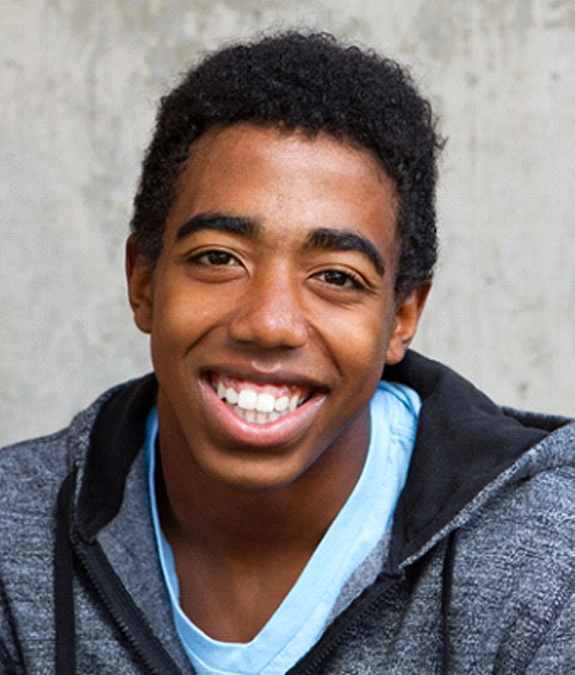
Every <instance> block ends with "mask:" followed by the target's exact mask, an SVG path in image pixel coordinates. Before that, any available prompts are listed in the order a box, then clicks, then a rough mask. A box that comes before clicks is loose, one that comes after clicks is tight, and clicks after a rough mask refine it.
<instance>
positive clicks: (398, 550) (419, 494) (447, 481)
mask: <svg viewBox="0 0 575 675" xmlns="http://www.w3.org/2000/svg"><path fill="white" fill-rule="evenodd" d="M384 378H385V379H386V380H390V381H393V382H398V383H401V384H406V385H408V386H410V387H412V388H413V389H415V390H416V391H417V392H418V394H419V396H420V397H421V399H422V408H421V412H420V416H419V425H418V432H417V437H416V442H415V447H414V450H413V455H412V460H411V464H410V467H409V471H408V476H407V481H406V486H405V488H404V490H403V492H402V494H401V496H400V499H399V502H398V505H397V509H396V517H395V521H394V532H393V535H394V536H393V537H392V542H393V549H392V559H393V563H394V564H399V562H401V560H405V559H406V558H408V557H409V556H411V555H413V554H414V553H415V552H417V551H418V550H419V549H420V548H421V546H423V544H424V543H425V542H427V541H428V540H429V539H430V538H431V537H432V536H433V534H435V533H436V532H438V531H439V530H440V529H441V528H442V527H444V526H445V525H447V523H449V522H450V521H451V519H452V518H453V517H454V516H455V515H456V514H457V513H458V512H459V511H460V510H461V509H462V508H463V507H464V506H465V505H466V504H468V503H469V502H470V501H471V500H472V499H473V498H474V497H475V496H476V495H477V494H478V493H479V492H480V491H481V490H482V488H484V487H485V486H486V485H487V484H488V483H490V482H491V481H492V480H493V479H495V478H496V477H497V476H498V475H500V474H501V473H502V472H503V471H504V470H505V469H507V468H509V467H510V466H511V465H512V464H513V463H514V462H515V461H516V460H517V459H518V458H519V457H520V456H521V455H522V454H523V453H524V452H525V451H527V450H528V449H529V448H531V447H533V446H534V445H536V444H537V443H538V442H539V441H541V440H542V439H543V438H545V436H546V435H547V431H546V430H542V429H539V428H535V427H529V426H524V425H523V424H522V423H521V422H519V421H518V420H517V419H515V418H513V417H511V416H509V415H508V414H506V413H505V412H504V411H503V410H502V409H501V408H500V407H499V406H497V405H496V404H495V403H493V402H492V401H491V400H490V399H489V398H488V397H487V396H485V395H484V394H482V393H481V392H480V391H479V390H478V389H476V388H475V387H474V386H473V385H472V384H471V383H470V382H468V381H467V380H465V379H464V378H462V377H461V376H459V375H458V374H457V373H455V372H454V371H452V370H451V369H450V368H447V367H446V366H444V365H442V364H440V363H438V362H436V361H432V360H430V359H426V358H425V357H423V356H421V355H420V354H417V353H416V352H413V351H408V353H407V354H406V356H405V358H404V359H403V361H401V362H400V363H399V364H397V365H394V366H388V367H387V368H386V369H385V373H384Z"/></svg>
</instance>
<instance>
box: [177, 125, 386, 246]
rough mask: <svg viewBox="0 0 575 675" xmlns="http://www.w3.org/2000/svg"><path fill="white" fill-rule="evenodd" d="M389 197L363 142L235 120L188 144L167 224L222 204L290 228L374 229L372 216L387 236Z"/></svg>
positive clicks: (227, 209)
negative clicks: (186, 155)
mask: <svg viewBox="0 0 575 675" xmlns="http://www.w3.org/2000/svg"><path fill="white" fill-rule="evenodd" d="M396 201H397V200H396V192H395V186H394V184H393V181H392V180H391V179H390V178H389V176H388V175H387V174H386V173H385V171H384V169H383V168H382V166H381V164H380V163H379V161H378V160H377V159H376V158H375V157H374V155H373V154H372V153H371V152H370V151H368V150H367V149H364V148H359V147H357V146H355V145H353V144H352V143H351V142H348V141H345V140H341V139H337V138H335V137H333V136H332V135H328V134H318V135H316V136H313V137H309V136H307V135H305V134H304V132H301V131H297V130H296V131H293V130H284V129H280V128H278V127H277V126H275V125H269V126H263V125H255V124H251V123H238V124H234V125H230V126H224V127H214V128H212V129H210V130H209V131H208V132H206V133H205V134H204V135H203V136H201V137H200V138H199V139H198V140H197V141H196V142H195V143H194V144H193V146H192V148H191V150H190V155H189V158H188V161H187V163H186V165H185V167H184V169H183V171H182V175H181V177H180V181H179V188H178V194H177V197H176V200H175V202H174V204H173V206H172V209H171V211H170V214H169V217H168V223H167V225H168V227H169V226H170V225H171V226H172V228H173V227H177V226H178V225H181V224H182V223H183V222H185V221H186V220H188V219H189V218H190V217H192V216H194V215H196V214H197V213H202V212H210V211H219V212H221V211H222V210H223V211H225V212H226V213H230V214H231V215H237V216H242V217H250V218H255V219H257V220H258V221H260V222H261V223H262V224H263V225H264V226H265V225H266V221H270V220H272V219H273V221H274V224H275V225H280V226H281V224H282V222H283V224H285V225H289V226H290V227H291V228H293V227H294V223H296V222H298V223H302V224H305V223H309V225H310V226H312V225H313V226H316V227H317V226H319V225H320V224H321V222H322V221H325V222H324V223H323V224H324V225H329V226H335V227H337V226H338V225H340V226H341V227H346V228H350V227H351V228H354V227H358V226H359V227H361V226H362V225H363V224H365V223H368V222H369V223H370V224H371V226H372V230H373V229H375V230H377V223H378V222H380V223H381V224H382V233H381V234H385V240H386V242H387V243H389V241H390V239H391V240H394V239H395V234H396V233H395V221H396V210H397V205H396ZM390 222H391V223H392V227H391V231H390V227H389V224H390ZM372 234H375V232H372ZM378 238H379V237H378Z"/></svg>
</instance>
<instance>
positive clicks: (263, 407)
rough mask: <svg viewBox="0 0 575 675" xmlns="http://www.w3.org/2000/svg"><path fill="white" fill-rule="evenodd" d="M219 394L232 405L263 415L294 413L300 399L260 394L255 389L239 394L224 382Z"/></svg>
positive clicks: (295, 396) (218, 388)
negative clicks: (273, 412)
mask: <svg viewBox="0 0 575 675" xmlns="http://www.w3.org/2000/svg"><path fill="white" fill-rule="evenodd" d="M217 393H218V396H219V397H220V398H225V399H226V401H227V402H228V403H230V404H232V405H237V406H239V407H240V408H242V410H256V411H257V412H261V413H271V412H272V411H274V410H275V411H276V412H280V413H281V412H286V411H290V412H291V411H293V410H295V409H296V408H297V407H298V404H299V402H300V397H299V396H298V395H297V394H295V395H294V396H285V395H283V396H277V397H276V396H274V395H273V394H270V393H269V392H267V391H266V392H261V393H258V392H257V391H255V390H254V389H249V388H246V389H241V390H240V392H239V393H238V392H237V391H236V390H235V389H234V388H233V387H226V386H225V384H223V382H218V386H217Z"/></svg>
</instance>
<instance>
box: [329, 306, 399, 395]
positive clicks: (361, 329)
mask: <svg viewBox="0 0 575 675" xmlns="http://www.w3.org/2000/svg"><path fill="white" fill-rule="evenodd" d="M383 313H384V310H383V309H382V308H380V307H379V306H378V307H377V309H374V311H372V312H366V313H365V314H364V315H363V316H362V315H357V314H355V315H350V316H349V317H339V318H338V319H335V318H334V317H332V320H331V322H329V324H328V323H324V324H323V326H324V335H326V336H328V335H329V337H328V338H327V339H331V341H332V342H331V344H332V354H333V355H334V356H335V358H336V361H338V362H339V368H340V369H341V371H342V373H344V374H345V377H346V378H347V379H349V380H353V381H354V383H355V387H354V388H355V389H357V390H362V389H369V388H374V387H375V386H377V382H378V381H379V379H380V377H381V373H382V371H383V366H384V362H385V354H386V350H387V342H388V339H389V329H388V326H387V324H388V322H387V321H385V320H383V319H382V317H383ZM328 325H329V329H328V330H327V331H326V330H325V327H327V326H328Z"/></svg>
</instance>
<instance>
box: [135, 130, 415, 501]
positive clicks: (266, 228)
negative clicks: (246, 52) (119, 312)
mask: <svg viewBox="0 0 575 675" xmlns="http://www.w3.org/2000/svg"><path fill="white" fill-rule="evenodd" d="M395 213H396V204H395V197H394V187H393V184H392V182H391V181H390V179H389V178H388V177H387V176H386V174H385V173H384V171H383V170H382V169H381V167H380V165H379V164H378V163H377V161H376V160H375V159H374V158H373V157H372V155H370V154H369V153H368V152H367V151H365V150H362V149H358V148H356V147H354V146H352V145H351V144H348V143H345V142H342V141H340V140H337V139H335V138H333V137H331V136H326V135H320V136H317V137H315V138H313V139H309V138H306V137H305V136H303V135H302V134H300V133H298V132H285V131H281V130H278V129H277V128H275V127H262V126H255V125H251V124H243V123H242V124H236V125H232V126H228V127H224V128H219V129H212V130H211V131H209V132H207V133H206V134H205V135H204V136H202V137H201V138H200V139H199V141H197V142H196V143H195V144H194V146H193V148H192V152H191V155H190V159H189V162H188V164H187V167H186V169H185V170H184V173H183V175H182V180H181V184H180V189H179V193H178V197H177V199H176V201H175V203H174V205H173V207H172V209H171V211H170V215H169V217H168V221H167V223H166V228H165V234H164V245H163V250H162V253H161V255H160V258H159V260H158V262H157V264H156V265H155V266H154V267H153V268H150V266H149V265H148V264H147V261H146V260H145V259H144V258H143V257H142V256H141V255H139V254H138V252H137V250H136V249H135V246H134V244H133V243H132V242H130V243H129V246H128V281H129V288H130V299H131V303H132V307H133V309H134V314H135V319H136V323H137V325H138V326H139V328H140V329H141V330H143V331H145V332H148V333H150V334H151V344H152V357H153V362H154V369H155V372H156V375H157V378H158V382H159V397H158V409H159V419H160V441H161V445H162V453H163V461H164V464H165V463H166V461H170V459H169V458H170V457H172V458H173V461H174V462H176V461H177V462H178V463H179V465H180V468H181V470H182V471H187V470H190V471H196V472H199V473H201V474H202V475H203V477H204V478H205V479H206V480H209V481H216V482H218V483H222V484H226V485H228V486H232V487H237V488H240V489H248V490H270V489H274V488H279V487H284V486H288V485H290V484H292V483H294V481H298V480H299V479H301V478H302V477H303V476H305V475H306V474H309V473H310V472H313V471H314V467H318V466H320V467H321V472H320V473H321V476H322V480H333V482H334V484H337V483H338V480H341V479H343V477H344V475H343V474H344V472H345V471H346V466H348V467H349V466H351V465H357V466H360V465H361V464H362V462H363V458H364V456H365V452H366V450H367V444H368V438H369V409H368V404H369V400H370V398H371V396H372V395H373V393H374V391H375V388H376V387H377V383H378V381H379V378H380V376H381V372H382V369H383V366H384V363H385V362H386V361H387V362H396V361H399V360H400V359H401V358H402V357H403V354H404V352H405V349H406V348H407V346H408V344H409V341H410V340H411V337H412V336H413V333H414V332H415V328H416V326H417V320H418V318H419V314H420V312H421V309H422V307H423V303H424V300H425V296H426V293H427V287H420V288H418V289H416V290H415V291H414V292H413V293H412V294H411V295H410V296H409V297H408V298H405V299H403V301H402V302H400V303H398V302H396V300H397V299H396V298H395V297H394V281H395V275H396V267H397V257H398V252H399V242H398V240H397V236H396V228H395V220H396V217H395ZM169 448H172V450H170V449H169ZM316 470H317V469H316ZM339 474H342V475H339ZM343 482H345V481H343Z"/></svg>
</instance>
